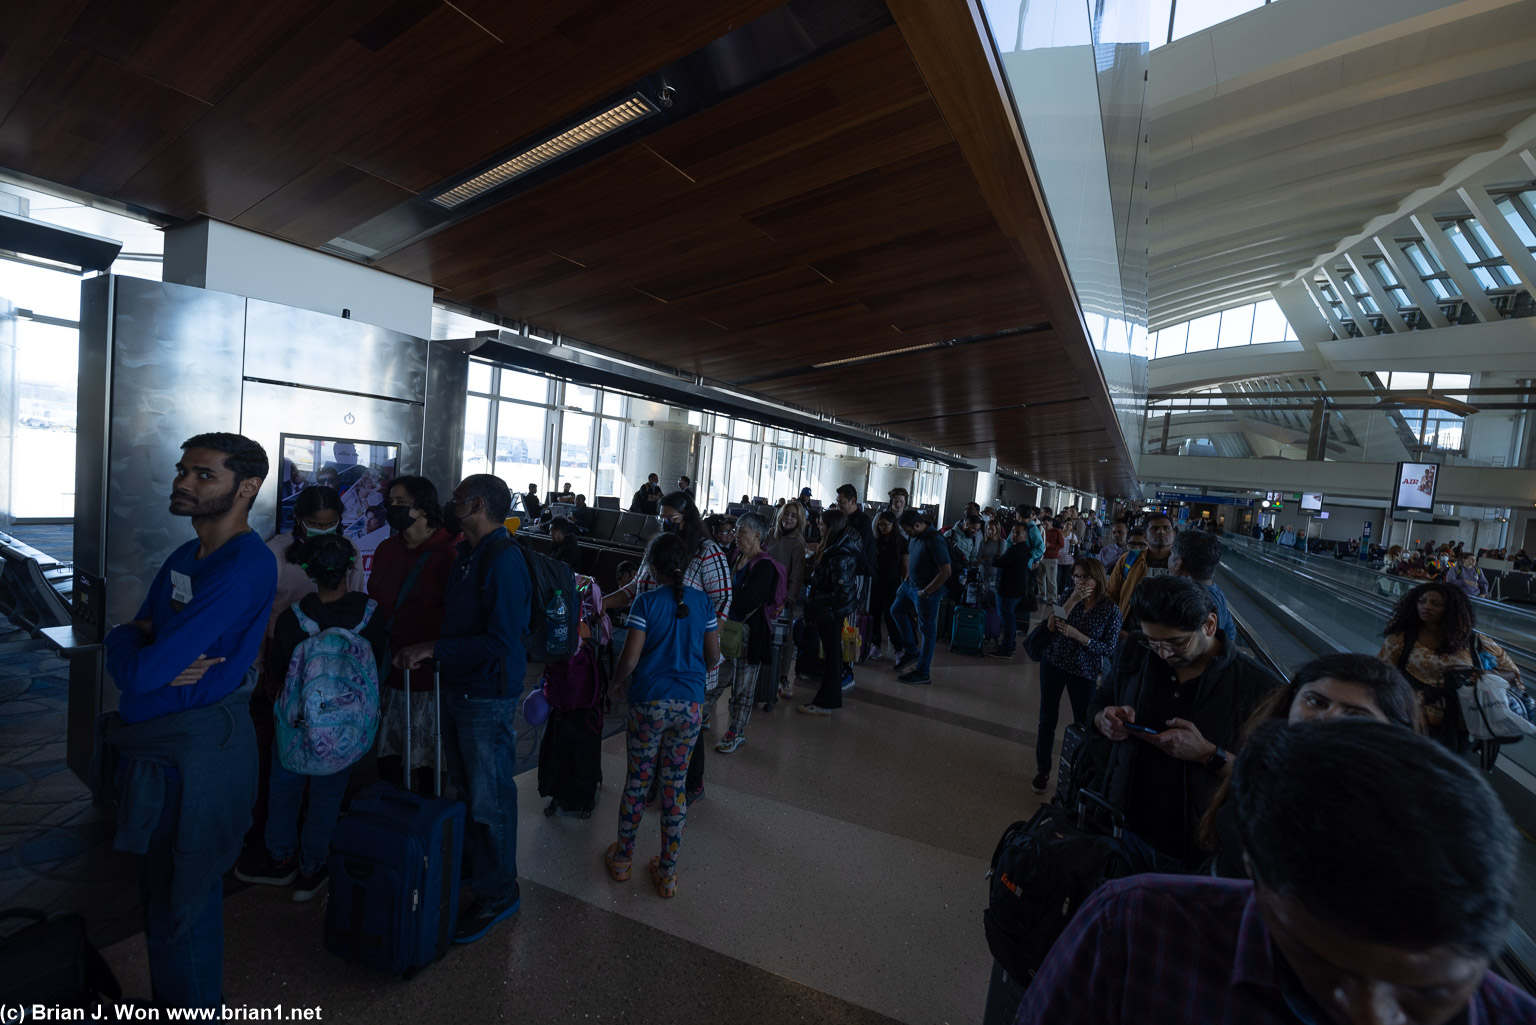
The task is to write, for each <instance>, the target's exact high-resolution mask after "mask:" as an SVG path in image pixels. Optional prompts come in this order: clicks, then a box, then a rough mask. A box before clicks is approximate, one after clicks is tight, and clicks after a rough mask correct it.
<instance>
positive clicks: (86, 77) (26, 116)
mask: <svg viewBox="0 0 1536 1025" xmlns="http://www.w3.org/2000/svg"><path fill="white" fill-rule="evenodd" d="M207 110H208V105H207V104H206V103H203V102H202V101H200V100H195V99H193V98H192V97H190V96H187V95H185V94H183V93H179V92H177V91H176V90H174V89H171V88H169V87H168V86H164V85H160V84H159V83H156V82H151V81H149V80H148V79H146V78H142V77H140V76H138V75H135V74H133V73H132V72H131V71H128V70H127V69H126V68H123V67H122V66H121V65H118V64H114V63H113V62H111V61H109V60H107V59H105V58H103V57H98V56H97V55H96V54H94V53H91V52H90V51H88V50H83V49H81V48H80V47H78V46H76V45H74V44H73V43H61V44H60V45H59V46H58V47H57V48H56V49H55V50H54V52H53V55H52V59H51V60H49V61H48V63H47V64H46V65H45V66H44V67H43V68H42V70H41V71H39V72H38V73H37V75H36V76H35V77H34V78H33V79H32V82H31V84H30V85H29V86H28V87H27V90H26V92H24V93H23V94H22V95H21V98H20V99H19V100H17V101H16V105H15V106H14V107H12V108H11V112H10V114H9V115H8V116H7V117H6V119H5V121H4V122H3V123H0V166H4V167H14V168H18V169H22V170H24V171H25V172H26V173H27V174H31V175H35V176H36V177H39V178H47V179H50V180H52V181H58V182H66V183H68V184H69V185H72V186H74V187H75V188H78V189H83V190H84V191H86V192H94V193H97V194H99V195H107V196H110V195H113V194H114V193H116V192H117V191H118V190H119V189H120V188H121V187H122V185H123V183H124V182H125V181H127V180H128V178H129V176H131V175H132V174H133V172H134V169H135V168H137V167H139V166H140V165H141V164H143V163H144V161H145V160H147V159H149V158H150V157H152V156H153V155H154V154H155V153H156V152H157V151H159V150H161V149H163V148H164V147H165V146H166V144H167V143H169V142H170V141H171V140H172V139H174V138H176V136H178V135H180V134H181V133H182V132H183V131H185V130H186V128H187V126H188V125H190V124H192V123H193V122H195V121H196V120H197V119H198V118H199V117H202V116H203V114H204V113H205V112H206V111H207Z"/></svg>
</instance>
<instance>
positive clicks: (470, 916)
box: [453, 884, 523, 943]
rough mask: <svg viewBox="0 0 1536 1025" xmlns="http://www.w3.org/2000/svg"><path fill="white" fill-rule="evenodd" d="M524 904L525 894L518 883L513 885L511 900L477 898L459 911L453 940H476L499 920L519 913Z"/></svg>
mask: <svg viewBox="0 0 1536 1025" xmlns="http://www.w3.org/2000/svg"><path fill="white" fill-rule="evenodd" d="M522 906H523V895H522V893H521V892H520V891H519V890H518V887H517V886H516V884H514V885H513V887H512V898H511V899H510V900H500V901H489V900H484V899H481V898H476V900H475V901H474V903H472V904H470V905H469V907H467V908H465V909H464V910H463V911H460V912H459V923H458V926H457V927H456V928H455V929H454V931H453V942H455V943H473V942H475V941H476V940H478V939H479V938H480V937H482V936H484V935H485V934H486V933H488V932H490V931H491V927H492V926H494V925H495V924H496V923H497V922H500V921H502V920H504V919H507V918H511V917H512V916H513V915H515V914H517V912H518V909H519V908H521V907H522Z"/></svg>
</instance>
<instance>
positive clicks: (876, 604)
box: [869, 509, 907, 659]
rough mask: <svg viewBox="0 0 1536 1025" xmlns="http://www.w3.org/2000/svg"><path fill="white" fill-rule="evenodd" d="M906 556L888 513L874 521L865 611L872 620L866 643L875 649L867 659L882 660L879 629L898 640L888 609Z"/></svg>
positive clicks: (904, 542) (894, 624) (882, 651)
mask: <svg viewBox="0 0 1536 1025" xmlns="http://www.w3.org/2000/svg"><path fill="white" fill-rule="evenodd" d="M906 555H907V539H906V538H905V537H903V536H902V534H901V530H900V528H898V527H897V526H896V517H895V516H892V515H891V512H890V510H889V509H887V510H886V511H885V512H883V513H881V514H880V515H879V516H877V517H875V578H874V585H873V588H872V590H871V593H870V598H869V611H870V613H871V614H872V615H873V617H874V627H873V634H872V636H871V637H870V643H872V644H873V645H874V646H875V653H874V654H873V655H871V656H870V658H871V659H878V658H881V657H883V656H884V654H885V653H884V650H883V646H884V639H883V638H882V636H881V632H880V631H881V627H883V626H889V627H890V629H891V638H892V640H893V641H894V640H895V639H896V638H899V637H900V636H901V631H900V630H898V629H897V628H896V621H895V620H894V619H892V618H891V605H892V604H893V603H894V602H895V601H896V592H897V591H898V590H899V589H900V588H901V560H902V559H904V558H905V557H906Z"/></svg>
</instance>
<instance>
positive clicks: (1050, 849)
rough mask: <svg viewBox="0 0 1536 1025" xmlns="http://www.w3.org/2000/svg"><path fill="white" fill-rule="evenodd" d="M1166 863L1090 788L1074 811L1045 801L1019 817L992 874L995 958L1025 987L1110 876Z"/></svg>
mask: <svg viewBox="0 0 1536 1025" xmlns="http://www.w3.org/2000/svg"><path fill="white" fill-rule="evenodd" d="M1090 808H1092V809H1095V810H1096V812H1095V814H1093V815H1090V814H1089V811H1090ZM1099 813H1102V814H1099ZM1105 821H1107V823H1108V825H1107V826H1106V827H1104V828H1099V826H1100V824H1101V823H1103V822H1105ZM1167 860H1168V859H1160V858H1159V856H1158V854H1157V853H1156V852H1155V851H1154V850H1153V849H1152V848H1151V847H1149V846H1148V845H1147V844H1146V842H1145V841H1143V840H1141V839H1140V838H1139V837H1137V836H1136V835H1135V834H1133V833H1129V832H1126V830H1125V828H1124V824H1123V818H1122V816H1121V815H1120V814H1119V813H1118V812H1116V811H1114V810H1113V809H1112V808H1110V806H1109V804H1108V803H1107V802H1106V801H1105V800H1104V799H1103V798H1102V797H1100V796H1099V795H1098V794H1095V793H1093V792H1092V791H1086V790H1085V791H1081V792H1080V794H1079V801H1078V806H1077V808H1076V809H1075V810H1069V809H1067V808H1063V807H1060V806H1059V805H1046V806H1044V807H1043V808H1041V809H1040V810H1039V811H1037V812H1036V813H1035V817H1034V818H1032V819H1030V820H1029V821H1028V822H1015V823H1014V824H1013V825H1011V826H1009V827H1008V829H1007V831H1006V832H1004V833H1003V836H1002V839H1001V840H999V841H998V843H997V850H996V851H994V852H993V854H992V870H991V871H990V872H989V873H987V878H988V879H989V880H990V887H991V892H990V898H989V901H988V904H987V910H986V911H985V912H984V913H983V916H982V918H983V922H984V924H985V926H986V931H987V946H988V947H990V948H991V950H992V956H993V958H995V959H996V961H997V963H998V964H1000V965H1002V966H1003V970H1004V971H1006V972H1007V973H1008V975H1009V976H1010V977H1011V978H1013V979H1014V980H1015V981H1016V982H1018V984H1019V985H1021V986H1022V985H1027V984H1028V982H1029V980H1031V979H1033V978H1034V977H1035V972H1037V971H1038V970H1039V968H1040V965H1041V964H1042V963H1043V962H1044V961H1045V956H1046V954H1048V953H1050V950H1051V947H1052V945H1054V944H1055V942H1056V939H1057V938H1058V937H1059V936H1060V935H1061V934H1062V931H1063V930H1065V929H1066V927H1067V923H1068V922H1070V921H1072V918H1073V916H1074V915H1076V914H1077V911H1078V909H1079V908H1081V907H1082V906H1083V902H1084V901H1086V900H1087V899H1088V898H1089V896H1091V895H1092V894H1093V891H1095V890H1097V889H1098V888H1099V887H1100V886H1101V885H1103V884H1104V883H1106V882H1108V881H1109V880H1111V879H1120V878H1122V877H1124V876H1129V875H1136V874H1139V873H1142V872H1157V871H1168V870H1169V866H1167V865H1166V864H1163V862H1166V861H1167ZM1175 870H1176V871H1177V869H1175Z"/></svg>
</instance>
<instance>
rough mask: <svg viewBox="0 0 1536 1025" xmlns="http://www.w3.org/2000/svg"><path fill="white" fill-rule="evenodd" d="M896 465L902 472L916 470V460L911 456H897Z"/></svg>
mask: <svg viewBox="0 0 1536 1025" xmlns="http://www.w3.org/2000/svg"><path fill="white" fill-rule="evenodd" d="M896 465H897V466H899V467H901V468H902V469H904V470H915V469H917V460H916V459H913V458H912V457H911V456H897V457H896Z"/></svg>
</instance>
